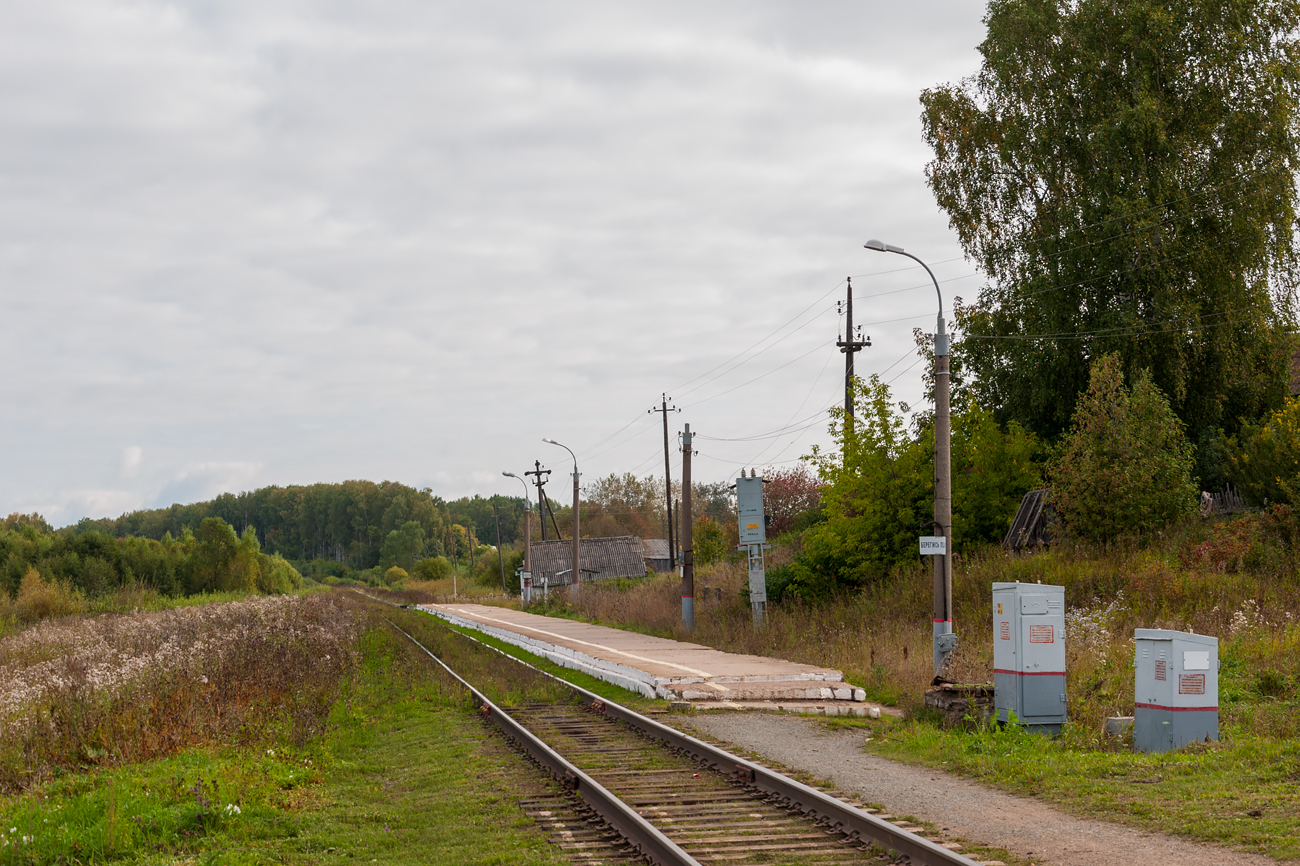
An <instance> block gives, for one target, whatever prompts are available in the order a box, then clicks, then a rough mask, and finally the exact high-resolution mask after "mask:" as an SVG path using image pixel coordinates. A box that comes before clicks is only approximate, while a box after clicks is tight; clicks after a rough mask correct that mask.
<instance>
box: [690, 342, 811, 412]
mask: <svg viewBox="0 0 1300 866" xmlns="http://www.w3.org/2000/svg"><path fill="white" fill-rule="evenodd" d="M825 348H826V344H825V343H819V344H818V345H816V346H813V347H812V348H811V349H809V350H808V351H807V352H804V353H803V354H802V355H800V356H798V357H797V358H791V359H790V360H789V361H786V362H785V363H784V364H782V365H781V366H779V367H774V368H772V369H771V370H768V371H767V372H766V373H763V374H762V375H760V376H755V377H754V378H752V379H750V380H749V381H747V382H741V383H740V384H739V385H734V386H732V387H730V388H728V389H727V390H725V391H719V392H718V393H716V394H714V395H713V396H711V397H704V398H702V399H700V400H696V401H695V402H694V403H690V404H688V405H686V406H683V407H682V408H683V409H690V408H692V407H694V406H699V405H700V404H701V403H707V402H709V401H710V400H716V399H718V398H719V397H722V396H723V395H726V394H730V393H731V392H732V391H737V390H739V389H741V388H744V387H745V386H747V385H752V384H754V383H755V382H757V381H758V380H759V379H766V378H767V377H768V376H771V375H772V374H773V373H776V372H779V371H781V370H784V369H785V368H786V367H789V366H790V365H791V364H794V363H796V362H798V361H802V360H803V359H804V358H807V357H808V356H809V355H811V354H812V353H813V352H816V351H818V350H819V349H825Z"/></svg>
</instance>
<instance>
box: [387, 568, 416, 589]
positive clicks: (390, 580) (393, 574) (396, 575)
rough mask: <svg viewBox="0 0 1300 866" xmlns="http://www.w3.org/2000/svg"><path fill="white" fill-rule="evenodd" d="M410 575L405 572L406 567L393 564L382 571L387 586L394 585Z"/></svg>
mask: <svg viewBox="0 0 1300 866" xmlns="http://www.w3.org/2000/svg"><path fill="white" fill-rule="evenodd" d="M410 576H411V575H409V574H407V572H406V569H404V568H398V567H397V566H395V565H394V566H393V567H392V568H390V569H388V570H387V571H385V572H384V583H385V584H387V585H388V586H396V585H397V584H399V583H401V582H402V581H404V580H406V579H407V578H408V577H410Z"/></svg>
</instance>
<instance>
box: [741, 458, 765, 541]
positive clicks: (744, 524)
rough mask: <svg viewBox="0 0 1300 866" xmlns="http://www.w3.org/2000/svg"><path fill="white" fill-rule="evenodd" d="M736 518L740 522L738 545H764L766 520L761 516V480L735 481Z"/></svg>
mask: <svg viewBox="0 0 1300 866" xmlns="http://www.w3.org/2000/svg"><path fill="white" fill-rule="evenodd" d="M736 516H737V518H739V521H740V543H741V544H742V545H744V544H766V543H767V520H766V518H765V517H764V516H763V479H762V478H746V477H744V476H743V475H742V476H741V477H739V478H737V479H736Z"/></svg>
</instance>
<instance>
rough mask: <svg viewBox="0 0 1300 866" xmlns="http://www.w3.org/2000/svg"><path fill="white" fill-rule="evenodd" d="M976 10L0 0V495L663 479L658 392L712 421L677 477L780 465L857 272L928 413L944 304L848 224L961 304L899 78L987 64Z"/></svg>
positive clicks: (817, 395)
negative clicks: (901, 251) (571, 476)
mask: <svg viewBox="0 0 1300 866" xmlns="http://www.w3.org/2000/svg"><path fill="white" fill-rule="evenodd" d="M886 8H889V9H891V10H892V11H881V10H883V9H886ZM982 15H983V7H982V4H979V3H976V2H972V0H931V2H928V3H916V4H888V6H887V5H886V4H880V3H869V2H868V3H864V2H812V3H808V2H800V3H795V2H785V3H781V2H760V0H745V2H728V3H724V2H719V3H700V2H698V0H697V2H690V3H686V2H682V3H670V2H656V3H635V4H634V3H620V2H608V0H602V2H586V3H567V2H545V3H531V2H530V3H525V2H483V0H478V2H474V3H449V2H430V0H418V2H417V0H411V2H402V0H377V2H367V3H339V2H324V0H318V2H312V0H220V2H215V0H214V2H208V0H195V2H160V0H132V2H124V0H17V2H9V3H5V4H3V5H2V6H0V301H2V302H3V316H4V328H3V339H0V361H2V362H3V364H4V371H5V375H4V376H3V377H2V378H0V406H2V407H3V412H0V455H2V457H0V460H2V462H0V514H7V513H10V512H13V511H22V512H29V511H33V510H35V511H39V512H41V513H42V514H44V515H45V516H46V518H47V519H49V520H50V521H51V522H52V523H54V524H55V525H64V524H67V523H72V522H75V521H76V520H78V519H80V518H81V517H83V516H91V517H103V516H116V515H118V514H120V513H122V512H124V511H129V510H132V509H136V508H144V507H155V506H162V505H168V504H170V503H172V502H176V501H180V502H191V501H195V500H200V499H207V498H210V497H212V496H214V495H216V494H217V493H220V492H222V491H232V492H238V491H240V490H248V489H253V488H256V487H260V486H264V485H267V484H280V485H286V484H306V483H312V482H317V481H342V480H345V479H349V478H366V479H371V480H375V481H380V480H384V479H391V480H395V481H401V482H404V483H407V484H411V485H415V486H419V487H431V488H432V489H433V491H434V492H435V493H436V494H438V495H441V496H443V497H446V498H456V497H459V496H462V495H467V494H473V493H480V494H484V495H490V494H493V493H505V494H519V493H521V492H522V490H521V488H520V486H519V485H518V483H516V482H515V481H514V480H512V479H509V478H503V477H501V474H500V473H501V471H502V470H511V471H514V472H518V473H522V472H523V471H524V470H525V469H526V468H532V464H533V461H534V460H535V459H540V460H542V462H543V464H544V465H546V466H549V467H550V468H552V469H553V470H555V476H556V478H557V480H558V481H559V487H561V488H563V487H565V486H566V485H567V479H565V478H563V477H562V476H564V475H565V474H566V473H567V472H569V471H570V468H571V460H570V458H569V456H568V454H567V452H565V451H563V450H562V449H560V448H557V447H555V446H553V445H548V444H545V443H543V442H542V441H541V440H542V437H544V436H545V437H551V438H554V439H557V440H559V441H561V442H563V443H565V444H566V445H568V446H570V447H571V448H573V449H574V450H575V451H577V453H578V458H579V463H580V468H581V470H582V473H583V477H584V479H585V480H586V481H588V482H589V481H591V480H594V479H595V478H596V477H599V476H604V475H607V474H609V473H612V472H616V473H622V472H634V473H636V474H638V475H649V474H657V475H658V474H662V472H663V433H662V427H661V426H660V421H659V416H658V415H650V414H647V413H646V410H647V409H648V408H650V407H651V406H655V405H658V402H659V399H660V394H661V393H663V392H667V393H668V395H669V396H670V397H671V398H672V400H673V403H674V404H675V405H677V406H680V407H682V408H683V410H684V411H683V412H681V413H680V414H674V415H673V416H672V418H671V424H672V431H673V436H674V440H675V438H676V433H677V431H678V430H680V429H681V426H682V424H683V423H690V425H691V427H692V429H693V430H694V431H696V432H697V433H699V434H702V435H704V436H709V437H715V438H712V439H705V438H701V439H699V440H697V450H698V451H699V457H698V458H697V460H696V463H695V476H696V479H697V480H702V481H717V480H723V479H726V478H730V477H734V475H735V473H736V471H737V470H739V469H740V468H741V466H750V465H755V464H757V465H759V466H764V465H788V463H787V461H791V460H796V459H797V458H799V457H800V455H802V454H806V453H807V452H808V449H809V448H810V447H811V446H812V445H813V444H814V443H822V444H825V443H826V442H827V437H826V434H825V428H826V423H825V414H824V412H823V410H824V409H826V408H827V407H828V406H831V405H834V404H835V403H837V402H841V401H842V399H843V396H842V395H843V390H842V389H843V356H842V355H840V354H839V353H838V351H837V350H836V349H835V347H834V343H835V340H836V338H837V336H838V334H837V330H838V328H839V327H840V325H839V319H838V317H837V314H836V310H835V302H836V300H838V299H840V298H842V297H843V283H842V281H843V279H844V277H845V276H848V275H853V285H854V290H855V296H856V298H857V299H858V303H857V304H856V305H855V318H856V319H857V320H858V321H859V322H864V323H867V326H866V329H865V330H866V332H867V333H868V334H870V336H871V337H872V341H873V345H872V347H871V348H870V349H866V350H864V351H863V352H862V353H861V354H860V355H859V356H858V370H859V373H861V374H864V375H865V374H869V373H871V372H884V371H888V372H886V373H885V378H886V379H893V380H894V381H893V385H892V387H893V388H894V389H895V393H896V395H897V398H898V399H899V400H905V401H908V402H911V403H913V404H919V403H920V402H921V397H922V395H921V368H920V367H919V366H913V363H914V362H915V361H916V360H917V359H916V357H915V354H914V349H913V345H912V336H911V329H912V328H913V327H916V326H922V327H924V328H926V329H927V330H932V329H933V325H934V315H935V312H936V302H935V297H934V289H933V287H932V286H930V285H929V283H928V279H927V278H926V276H925V274H924V272H923V271H921V270H920V269H918V268H915V267H909V265H911V262H910V261H908V260H906V259H904V258H902V257H899V256H889V255H882V254H879V253H873V252H869V251H867V250H864V249H863V248H862V244H863V242H864V241H865V240H867V239H868V238H869V237H881V238H883V239H885V240H888V241H890V242H891V243H894V244H897V245H899V246H903V247H906V248H907V249H908V251H909V252H914V253H916V254H917V255H919V256H921V257H922V258H923V259H926V260H927V261H928V262H930V263H931V264H932V266H933V268H934V271H935V273H936V275H937V276H938V278H939V279H940V280H941V281H942V283H943V289H944V300H945V304H946V305H948V306H949V308H950V307H951V299H952V297H953V296H954V295H962V296H964V297H966V298H968V299H970V298H973V297H974V296H975V294H976V292H977V290H978V288H979V286H980V283H981V278H980V277H979V276H978V275H976V273H975V269H974V267H973V266H972V265H971V264H970V263H969V262H966V261H965V260H964V259H963V257H962V253H961V249H960V247H959V245H958V244H957V242H956V239H955V236H954V234H953V233H952V232H951V231H950V230H949V228H948V224H947V218H946V216H945V215H944V214H943V213H941V212H940V211H939V210H938V208H937V207H936V205H935V203H934V200H933V197H932V196H931V194H930V192H929V190H928V188H927V187H926V185H925V177H924V166H925V163H926V162H927V160H928V158H929V153H928V151H927V150H926V148H925V146H924V143H923V142H922V140H921V128H920V121H919V115H920V105H919V102H918V97H919V94H920V92H921V90H922V89H924V88H926V87H929V86H933V85H935V84H939V83H945V82H952V81H956V80H957V79H959V78H961V77H963V76H965V75H969V74H970V73H972V72H973V71H975V69H976V67H977V64H978V54H977V52H976V50H975V47H976V45H977V44H978V43H979V41H980V40H981V39H982V38H983V34H984V28H983V26H982V24H981V17H982ZM882 293H888V294H882ZM872 295H878V297H871V296H872ZM751 346H752V347H753V348H752V349H751V348H750V347H751ZM747 349H748V350H749V351H746V350H747ZM720 365H721V366H720ZM819 413H821V414H819ZM798 422H804V423H802V424H800V423H798ZM790 425H794V429H792V430H791V432H789V433H787V434H784V435H781V436H779V437H777V438H769V439H753V438H750V437H756V436H762V435H764V434H769V433H771V432H772V431H777V430H781V429H783V428H787V427H789V426H790ZM800 428H802V429H800ZM611 437H612V438H611ZM746 438H749V441H721V440H728V439H730V440H736V439H746ZM674 446H675V441H674ZM673 462H674V466H673V473H674V476H677V475H678V473H679V471H680V470H679V466H680V455H678V454H675V455H674V460H673ZM551 489H552V492H553V493H554V492H555V490H556V488H555V487H552V488H551Z"/></svg>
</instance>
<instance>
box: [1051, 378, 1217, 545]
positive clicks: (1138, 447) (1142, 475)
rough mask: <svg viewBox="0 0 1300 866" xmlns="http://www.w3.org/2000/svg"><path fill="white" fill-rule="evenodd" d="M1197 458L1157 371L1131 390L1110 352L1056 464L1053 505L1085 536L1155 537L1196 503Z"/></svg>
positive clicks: (1076, 532)
mask: <svg viewBox="0 0 1300 866" xmlns="http://www.w3.org/2000/svg"><path fill="white" fill-rule="evenodd" d="M1193 462H1194V458H1193V452H1192V445H1191V443H1190V442H1188V441H1187V437H1186V436H1185V435H1184V434H1183V423H1182V422H1181V421H1179V420H1178V417H1177V416H1176V415H1174V412H1173V409H1171V408H1170V406H1169V400H1168V399H1166V397H1165V395H1164V394H1162V393H1161V392H1160V389H1159V388H1157V387H1156V385H1155V383H1154V382H1152V381H1151V374H1150V373H1149V372H1147V371H1142V372H1140V373H1138V375H1137V380H1136V381H1135V382H1134V384H1133V388H1132V390H1131V391H1130V390H1129V389H1128V388H1126V387H1124V374H1123V372H1122V371H1121V369H1120V359H1119V356H1118V355H1114V354H1112V355H1106V356H1103V357H1102V358H1101V359H1099V360H1098V361H1097V362H1096V363H1095V364H1093V366H1092V375H1091V380H1090V381H1089V384H1088V391H1087V393H1085V394H1084V395H1083V397H1082V398H1081V399H1080V400H1079V403H1078V406H1077V408H1076V409H1075V413H1074V419H1073V421H1072V423H1071V427H1070V432H1069V434H1068V435H1067V436H1066V438H1065V440H1064V441H1063V442H1062V444H1061V451H1060V454H1059V455H1058V457H1057V459H1056V460H1055V461H1054V462H1053V463H1052V465H1051V467H1050V469H1049V473H1050V476H1051V484H1052V504H1053V506H1054V507H1055V509H1056V513H1057V514H1058V515H1059V516H1060V517H1061V520H1062V522H1063V523H1064V524H1065V526H1066V528H1067V529H1068V530H1069V531H1070V532H1072V533H1073V534H1074V535H1076V536H1079V537H1081V538H1087V539H1090V540H1093V541H1110V540H1113V539H1115V538H1118V537H1119V536H1121V535H1126V534H1134V535H1148V534H1150V533H1152V532H1154V531H1155V530H1158V529H1161V528H1163V527H1164V526H1166V525H1168V524H1169V523H1171V522H1172V521H1174V520H1176V519H1177V518H1179V517H1181V516H1183V515H1186V514H1190V513H1191V512H1192V510H1193V509H1194V508H1195V506H1196V487H1195V485H1193V484H1192V477H1191V471H1192V465H1193Z"/></svg>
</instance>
